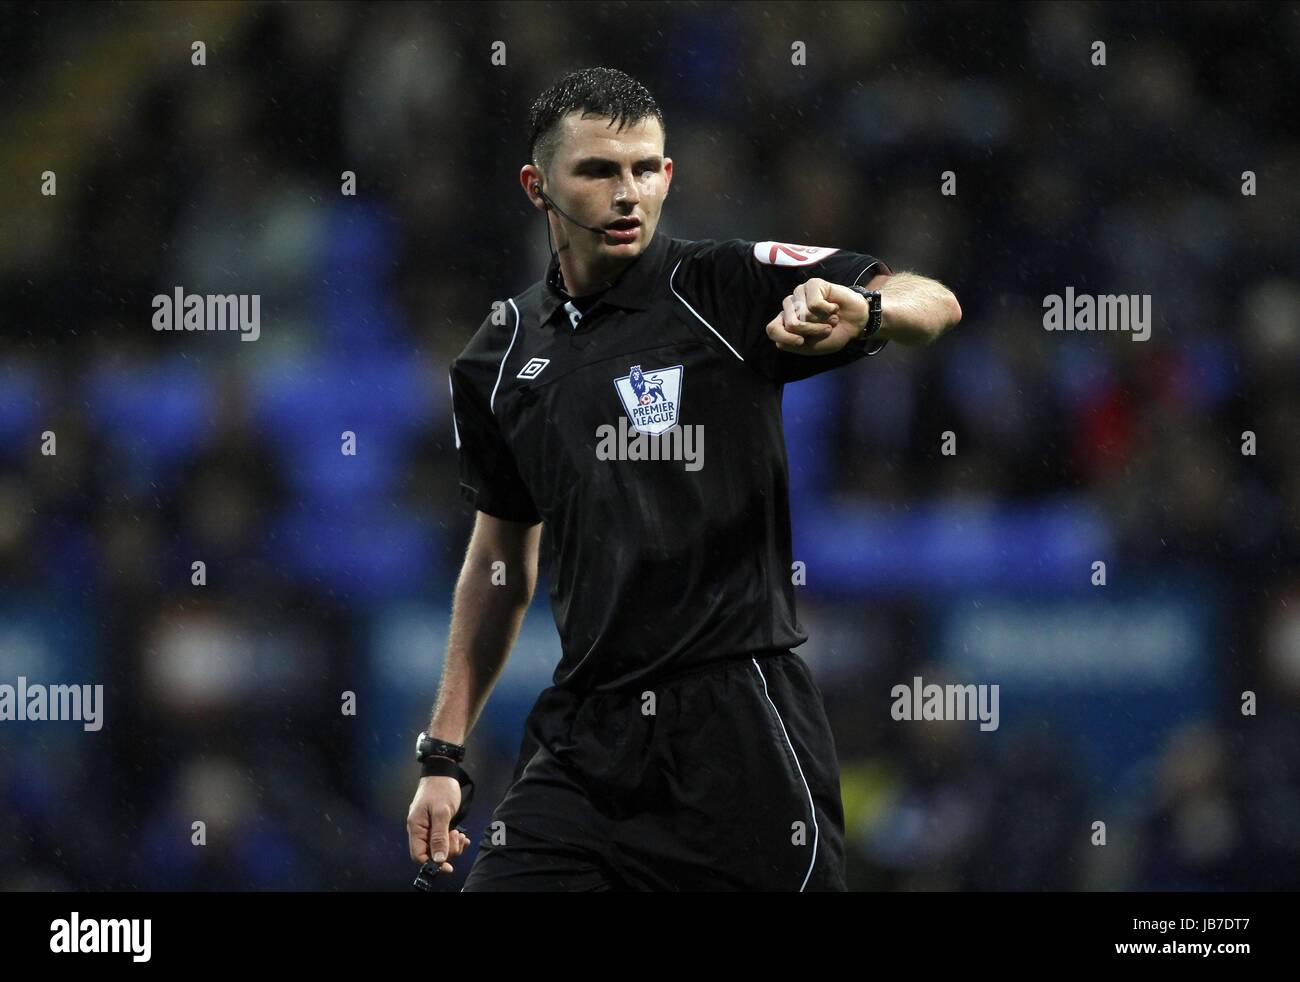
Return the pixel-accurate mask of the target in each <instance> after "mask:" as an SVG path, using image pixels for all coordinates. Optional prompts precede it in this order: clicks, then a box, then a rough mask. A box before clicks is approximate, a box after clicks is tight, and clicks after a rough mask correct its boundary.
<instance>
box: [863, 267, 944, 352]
mask: <svg viewBox="0 0 1300 982" xmlns="http://www.w3.org/2000/svg"><path fill="white" fill-rule="evenodd" d="M868 289H871V290H879V291H880V312H881V315H882V316H881V321H880V333H879V334H878V335H877V337H879V338H882V339H884V340H889V341H896V342H897V343H899V344H905V345H927V344H933V343H934V342H935V341H937V340H938V338H939V335H941V334H943V333H944V332H945V331H947V330H948V329H949V328H950V327H953V326H954V325H955V324H956V323H957V322H958V321H960V320H961V305H960V304H958V303H957V298H956V297H955V296H953V293H952V291H951V290H949V289H948V288H947V287H946V286H944V285H943V284H942V283H940V282H939V281H938V280H932V279H930V278H929V277H928V276H918V275H917V274H916V273H894V274H893V275H892V276H878V277H876V278H875V279H873V280H872V281H871V285H869V286H868Z"/></svg>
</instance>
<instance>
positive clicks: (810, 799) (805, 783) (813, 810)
mask: <svg viewBox="0 0 1300 982" xmlns="http://www.w3.org/2000/svg"><path fill="white" fill-rule="evenodd" d="M683 302H685V301H683ZM749 660H750V661H752V662H753V663H754V668H755V669H756V670H757V671H758V677H759V678H760V679H762V681H763V697H764V698H765V699H767V704H768V705H769V706H771V707H772V712H774V713H776V721H777V722H778V723H780V725H781V734H782V735H783V736H784V737H785V743H786V746H788V747H789V748H790V754H791V756H793V757H794V766H795V767H796V769H798V771H799V780H801V781H803V789H804V791H805V792H806V793H807V795H808V809H809V811H810V812H811V813H812V823H813V852H812V860H811V861H810V862H809V863H808V872H807V873H805V874H804V877H803V883H801V884H799V892H800V893H803V889H804V887H806V886H807V885H808V877H810V876H812V871H813V867H814V866H815V865H817V837H818V833H817V806H816V805H814V804H813V796H812V790H811V789H810V788H809V787H808V779H807V778H805V777H804V776H803V767H801V766H800V764H799V755H798V754H797V753H795V752H794V744H793V743H791V742H790V734H789V733H787V732H786V731H785V722H784V721H783V720H782V719H781V711H780V710H779V709H777V708H776V703H774V702H773V701H772V697H771V696H769V695H768V694H767V679H766V678H765V677H764V675H763V670H762V669H761V668H759V667H758V659H757V658H750V659H749Z"/></svg>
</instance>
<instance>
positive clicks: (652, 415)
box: [614, 365, 682, 433]
mask: <svg viewBox="0 0 1300 982" xmlns="http://www.w3.org/2000/svg"><path fill="white" fill-rule="evenodd" d="M614 388H615V389H617V390H618V397H619V399H620V400H622V402H623V408H624V409H625V410H626V411H627V417H628V419H630V420H631V421H632V426H633V427H634V428H635V429H637V430H640V431H641V432H642V433H663V432H664V431H665V430H670V429H672V428H673V427H674V426H676V425H677V410H678V407H679V406H680V405H681V397H682V366H681V365H675V366H673V367H672V368H655V369H652V370H651V371H648V372H642V371H641V366H640V365H633V366H632V368H631V371H630V372H629V373H628V374H627V375H624V376H623V377H622V378H616V379H614Z"/></svg>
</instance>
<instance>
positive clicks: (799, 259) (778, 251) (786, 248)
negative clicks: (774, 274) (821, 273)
mask: <svg viewBox="0 0 1300 982" xmlns="http://www.w3.org/2000/svg"><path fill="white" fill-rule="evenodd" d="M839 251H840V250H839V249H828V248H826V247H824V246H805V245H792V244H791V243H789V242H755V243H754V258H755V259H757V260H758V261H759V262H760V263H762V264H763V265H765V266H808V265H811V264H812V263H817V262H821V261H822V260H823V259H825V258H826V257H827V256H833V255H834V254H835V253H837V252H839Z"/></svg>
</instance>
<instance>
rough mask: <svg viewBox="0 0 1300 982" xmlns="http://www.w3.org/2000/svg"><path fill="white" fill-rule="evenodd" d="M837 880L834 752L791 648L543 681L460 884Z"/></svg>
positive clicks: (796, 886) (637, 885)
mask: <svg viewBox="0 0 1300 982" xmlns="http://www.w3.org/2000/svg"><path fill="white" fill-rule="evenodd" d="M463 889H464V890H465V891H469V892H476V891H492V890H555V891H558V890H563V891H569V890H579V891H581V890H771V891H777V890H794V891H802V890H844V889H846V886H845V872H844V813H843V808H842V806H841V804H840V784H839V764H838V761H837V760H836V757H835V742H834V739H833V737H832V736H831V730H830V724H829V722H828V721H827V719H826V712H825V709H824V707H823V704H822V696H821V692H820V691H819V690H818V689H817V686H816V685H815V683H814V682H813V679H812V675H811V673H810V672H809V671H808V666H807V665H806V664H804V661H803V659H801V658H800V657H799V656H798V655H796V654H794V653H793V652H791V651H777V652H763V653H756V654H754V655H746V656H743V657H736V658H729V659H725V660H721V661H716V662H709V663H707V664H705V665H702V666H697V667H696V668H694V669H691V670H688V671H686V672H684V673H680V674H677V675H672V676H669V677H667V678H665V679H663V680H660V681H658V682H655V683H648V684H646V685H644V686H638V687H637V689H636V691H632V692H614V693H596V694H591V695H585V696H584V695H581V694H575V693H571V692H568V691H565V690H562V689H558V688H556V687H554V686H552V687H551V688H548V689H546V690H544V691H543V692H542V694H541V696H540V697H539V698H538V700H537V704H536V705H535V706H534V707H533V709H532V712H531V713H529V716H528V721H527V723H526V724H525V736H524V744H523V749H522V751H521V753H520V759H519V763H518V765H517V767H516V772H515V780H514V783H513V784H512V785H511V787H510V789H509V790H508V791H507V792H506V795H505V797H504V798H503V799H502V801H501V803H500V805H498V806H497V809H496V811H495V812H494V813H493V816H492V820H491V821H490V822H489V823H488V827H487V829H486V830H485V831H484V834H483V837H482V839H481V840H480V842H479V849H478V855H477V857H476V859H475V862H474V865H473V867H472V868H471V869H470V873H469V876H468V878H467V879H466V881H465V886H464V887H463Z"/></svg>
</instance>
